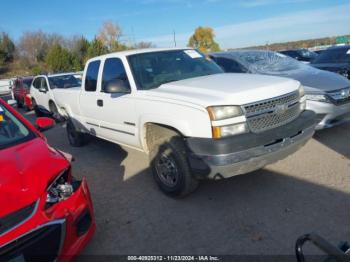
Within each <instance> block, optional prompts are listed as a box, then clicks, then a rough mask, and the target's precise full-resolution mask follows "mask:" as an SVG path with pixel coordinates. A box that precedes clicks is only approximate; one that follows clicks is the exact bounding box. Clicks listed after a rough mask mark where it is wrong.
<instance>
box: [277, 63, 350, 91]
mask: <svg viewBox="0 0 350 262" xmlns="http://www.w3.org/2000/svg"><path fill="white" fill-rule="evenodd" d="M280 76H284V77H290V78H292V79H295V80H298V81H299V82H300V83H301V84H302V85H303V86H304V87H305V90H306V91H315V90H319V91H324V92H328V91H333V90H338V89H342V88H345V87H350V81H349V80H348V79H347V78H345V77H343V76H341V75H339V74H336V73H332V72H328V71H324V70H319V69H316V68H312V67H307V68H304V69H302V70H293V71H290V72H288V73H284V74H280Z"/></svg>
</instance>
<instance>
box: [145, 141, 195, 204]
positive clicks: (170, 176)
mask: <svg viewBox="0 0 350 262" xmlns="http://www.w3.org/2000/svg"><path fill="white" fill-rule="evenodd" d="M159 142H161V141H157V142H156V143H155V144H154V146H153V147H152V149H151V151H150V161H151V167H152V171H153V177H154V179H155V181H156V183H157V184H158V186H159V188H160V189H161V190H162V191H163V192H164V193H165V194H166V195H169V196H171V197H178V198H180V197H185V196H187V195H189V194H190V193H192V192H193V191H195V190H196V189H197V187H198V185H199V181H198V180H197V179H195V178H194V177H193V175H192V173H191V168H190V166H189V163H188V160H187V157H186V148H185V145H184V142H183V140H182V138H181V137H180V136H173V137H171V138H169V139H167V140H165V141H164V140H163V142H161V143H159Z"/></svg>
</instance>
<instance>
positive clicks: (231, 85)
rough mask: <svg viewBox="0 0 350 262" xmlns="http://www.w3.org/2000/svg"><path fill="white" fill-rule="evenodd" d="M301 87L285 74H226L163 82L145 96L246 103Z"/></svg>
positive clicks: (211, 103)
mask: <svg viewBox="0 0 350 262" xmlns="http://www.w3.org/2000/svg"><path fill="white" fill-rule="evenodd" d="M299 86H300V83H299V82H297V81H295V80H292V79H287V78H282V77H275V76H265V75H252V74H236V73H227V74H216V75H209V76H202V77H196V78H191V79H186V80H181V81H176V82H172V83H168V84H164V85H161V86H160V87H159V88H156V89H152V90H148V91H144V95H147V96H152V97H159V98H163V99H169V100H173V101H183V102H188V103H192V104H196V105H200V106H202V107H207V106H214V105H244V104H248V103H252V102H256V101H260V100H265V99H269V98H272V97H276V96H281V95H284V94H287V93H290V92H293V91H296V90H297V89H298V87H299Z"/></svg>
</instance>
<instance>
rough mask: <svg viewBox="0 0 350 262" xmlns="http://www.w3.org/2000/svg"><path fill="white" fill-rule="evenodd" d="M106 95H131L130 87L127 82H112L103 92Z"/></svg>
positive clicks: (118, 80)
mask: <svg viewBox="0 0 350 262" xmlns="http://www.w3.org/2000/svg"><path fill="white" fill-rule="evenodd" d="M103 91H104V92H105V93H108V94H114V93H125V94H128V93H130V85H129V82H128V81H127V80H121V79H115V80H112V81H110V82H109V83H108V84H107V85H106V86H105V88H104V90H103Z"/></svg>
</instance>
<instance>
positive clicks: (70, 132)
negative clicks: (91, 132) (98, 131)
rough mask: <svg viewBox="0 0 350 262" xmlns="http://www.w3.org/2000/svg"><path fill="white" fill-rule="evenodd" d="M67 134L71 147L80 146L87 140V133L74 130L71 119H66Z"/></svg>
mask: <svg viewBox="0 0 350 262" xmlns="http://www.w3.org/2000/svg"><path fill="white" fill-rule="evenodd" d="M67 136H68V141H69V144H70V145H71V146H73V147H82V146H84V145H85V144H87V142H88V135H87V134H84V133H82V132H79V131H78V130H76V128H75V126H74V124H73V123H72V121H71V120H68V121H67Z"/></svg>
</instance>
